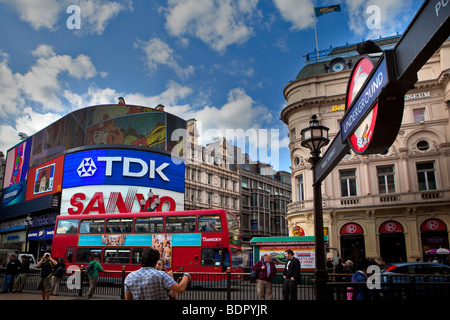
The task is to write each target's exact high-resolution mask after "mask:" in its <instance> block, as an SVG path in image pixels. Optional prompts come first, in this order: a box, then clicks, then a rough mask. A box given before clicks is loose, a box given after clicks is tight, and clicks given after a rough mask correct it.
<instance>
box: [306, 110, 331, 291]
mask: <svg viewBox="0 0 450 320" xmlns="http://www.w3.org/2000/svg"><path fill="white" fill-rule="evenodd" d="M328 130H329V128H327V127H325V126H322V125H320V123H319V120H317V116H316V115H315V114H314V115H312V116H311V121H310V122H309V127H308V128H305V129H303V130H302V132H301V136H302V147H306V148H308V149H309V150H310V151H311V157H310V158H309V160H308V161H309V163H311V165H312V170H313V177H314V170H315V168H316V165H317V163H318V162H319V160H320V149H321V148H322V147H324V146H326V145H327V144H328V143H329V142H330V140H329V139H328ZM321 188H322V183H321V182H318V183H316V182H314V184H313V189H314V235H315V237H314V238H315V253H316V270H315V271H314V284H315V294H316V300H325V299H326V297H327V294H326V289H327V288H326V286H327V278H328V274H327V268H326V262H325V242H324V237H323V212H322V190H321Z"/></svg>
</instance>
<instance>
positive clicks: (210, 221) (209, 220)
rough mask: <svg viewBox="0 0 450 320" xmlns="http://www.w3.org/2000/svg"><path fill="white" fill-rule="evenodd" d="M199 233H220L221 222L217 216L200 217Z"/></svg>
mask: <svg viewBox="0 0 450 320" xmlns="http://www.w3.org/2000/svg"><path fill="white" fill-rule="evenodd" d="M198 231H199V232H218V231H222V222H221V221H220V216H219V215H214V216H200V217H199V218H198Z"/></svg>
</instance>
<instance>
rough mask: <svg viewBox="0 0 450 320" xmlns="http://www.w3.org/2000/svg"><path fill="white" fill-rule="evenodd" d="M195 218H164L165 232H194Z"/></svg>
mask: <svg viewBox="0 0 450 320" xmlns="http://www.w3.org/2000/svg"><path fill="white" fill-rule="evenodd" d="M195 220H196V219H195V216H172V217H167V218H166V232H167V233H180V232H194V231H195Z"/></svg>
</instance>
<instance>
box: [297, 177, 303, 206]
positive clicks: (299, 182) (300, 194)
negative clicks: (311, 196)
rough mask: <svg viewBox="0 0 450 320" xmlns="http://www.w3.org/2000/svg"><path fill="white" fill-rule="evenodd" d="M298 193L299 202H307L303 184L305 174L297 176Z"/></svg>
mask: <svg viewBox="0 0 450 320" xmlns="http://www.w3.org/2000/svg"><path fill="white" fill-rule="evenodd" d="M297 192H298V194H297V195H298V201H299V202H303V201H305V185H304V182H303V174H301V175H299V176H297Z"/></svg>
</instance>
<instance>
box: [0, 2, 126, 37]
mask: <svg viewBox="0 0 450 320" xmlns="http://www.w3.org/2000/svg"><path fill="white" fill-rule="evenodd" d="M0 2H4V3H8V4H9V5H11V6H12V7H13V8H14V9H15V10H16V11H17V12H18V13H19V15H20V19H21V20H22V21H25V22H27V23H29V24H30V25H31V26H32V27H33V28H34V29H36V30H39V29H49V30H52V31H55V30H56V29H58V28H59V27H61V26H62V27H64V28H65V27H66V20H67V18H69V17H70V15H68V14H67V13H66V10H67V7H68V6H70V5H77V6H79V7H80V15H81V30H80V31H77V32H76V33H77V34H89V33H95V34H99V35H100V34H103V32H104V31H105V28H106V26H107V24H108V22H109V21H110V20H111V19H113V18H115V17H116V16H117V15H118V14H119V13H120V12H121V11H132V10H133V6H132V2H131V0H122V1H119V2H115V1H107V0H63V1H57V0H0Z"/></svg>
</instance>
